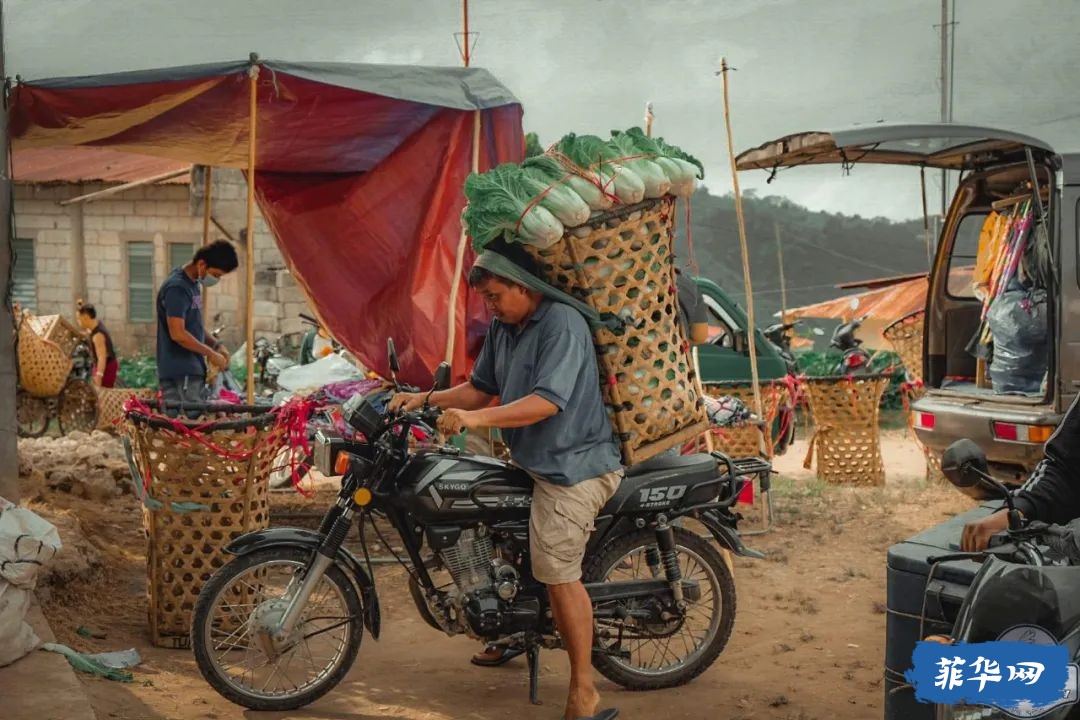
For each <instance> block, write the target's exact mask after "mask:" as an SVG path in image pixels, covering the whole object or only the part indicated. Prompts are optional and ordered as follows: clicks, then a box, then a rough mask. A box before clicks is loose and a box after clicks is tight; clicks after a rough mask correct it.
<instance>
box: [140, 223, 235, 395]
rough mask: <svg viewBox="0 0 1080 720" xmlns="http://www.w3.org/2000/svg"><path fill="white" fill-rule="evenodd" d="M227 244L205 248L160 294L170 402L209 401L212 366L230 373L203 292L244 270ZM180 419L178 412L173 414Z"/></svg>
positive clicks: (162, 361)
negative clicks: (206, 316)
mask: <svg viewBox="0 0 1080 720" xmlns="http://www.w3.org/2000/svg"><path fill="white" fill-rule="evenodd" d="M239 264H240V262H239V260H238V259H237V257H236V249H235V248H234V247H233V246H232V245H231V244H230V243H229V242H228V241H226V240H217V241H216V242H213V243H210V244H209V245H206V246H204V247H201V248H199V250H198V252H196V253H195V257H194V258H192V260H191V262H189V263H188V264H187V265H184V266H183V267H178V268H176V269H175V270H173V271H172V273H170V274H169V277H168V278H167V279H166V280H165V282H164V283H162V285H161V288H160V289H159V290H158V294H157V372H158V383H159V384H160V386H161V392H162V397H163V398H164V400H165V402H166V403H169V402H172V403H202V402H206V363H207V362H210V363H212V364H213V365H215V366H216V367H219V368H221V369H225V367H226V366H227V365H228V362H229V358H228V356H227V355H226V354H225V353H224V352H222V347H221V345H220V343H218V342H217V341H216V340H215V339H214V338H213V337H208V336H207V334H206V329H205V327H204V326H203V317H202V288H204V287H213V286H214V285H217V283H218V281H219V280H220V279H221V277H222V276H223V275H225V274H227V273H230V272H232V271H233V270H235V269H236V268H237V267H238V266H239ZM169 414H170V415H174V416H175V414H176V413H175V410H173V411H172V412H170V413H169Z"/></svg>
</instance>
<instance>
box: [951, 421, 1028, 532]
mask: <svg viewBox="0 0 1080 720" xmlns="http://www.w3.org/2000/svg"><path fill="white" fill-rule="evenodd" d="M941 472H942V473H943V474H944V475H945V477H946V478H948V480H949V482H951V483H952V484H953V485H955V486H956V487H958V488H961V489H963V488H969V487H974V486H975V485H979V484H983V485H989V486H990V487H992V488H994V489H995V490H997V491H998V492H999V493H1001V495H1002V496H1004V498H1005V505H1006V507H1008V508H1009V530H1019V529H1020V527H1021V523H1020V513H1019V512H1017V510H1016V503H1015V502H1014V501H1013V496H1012V493H1011V492H1009V489H1008V488H1007V487H1005V485H1004V484H1002V483H1001V481H999V480H998V479H997V478H995V477H994V476H993V475H991V474H990V467H989V465H988V464H987V462H986V453H984V452H983V451H982V448H980V447H979V446H978V445H976V444H975V443H974V442H973V441H971V440H969V439H967V438H964V439H962V440H957V441H956V442H954V443H953V444H952V445H950V446H949V447H948V448H946V450H945V453H944V454H943V455H942V456H941Z"/></svg>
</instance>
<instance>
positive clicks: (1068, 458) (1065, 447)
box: [960, 397, 1080, 552]
mask: <svg viewBox="0 0 1080 720" xmlns="http://www.w3.org/2000/svg"><path fill="white" fill-rule="evenodd" d="M1078 402H1080V397H1078V398H1077V399H1076V400H1073V404H1072V405H1071V406H1070V407H1069V410H1068V411H1067V412H1066V413H1065V417H1064V418H1062V420H1061V424H1060V425H1058V426H1057V429H1056V430H1055V431H1054V434H1053V435H1051V436H1050V439H1049V440H1047V441H1046V445H1045V446H1044V448H1043V450H1044V454H1045V457H1044V458H1043V460H1042V462H1040V463H1039V464H1038V465H1037V466H1036V467H1035V470H1034V471H1033V472H1032V473H1031V476H1030V477H1029V478H1028V480H1027V482H1025V483H1024V484H1023V485H1022V486H1021V487H1020V488H1019V489H1018V490H1016V491H1014V492H1013V498H1014V501H1015V503H1016V509H1017V510H1018V511H1019V512H1020V514H1021V515H1022V516H1023V517H1024V518H1025V519H1027V520H1041V521H1043V522H1047V523H1056V524H1065V523H1067V522H1069V521H1070V520H1073V519H1076V518H1080V478H1078V477H1077V472H1078V470H1080V409H1077V404H1078ZM1008 527H1009V519H1008V514H1007V513H1006V512H1005V510H1004V509H1002V510H999V511H998V512H996V513H994V514H993V515H989V516H987V517H985V518H983V519H982V520H979V521H976V522H970V523H968V524H967V525H965V526H964V531H963V534H962V536H961V541H960V548H961V550H963V551H964V552H978V551H980V550H985V549H986V547H987V545H988V544H989V542H990V537H991V536H992V535H993V534H994V533H997V532H1001V531H1002V530H1005V529H1007V528H1008Z"/></svg>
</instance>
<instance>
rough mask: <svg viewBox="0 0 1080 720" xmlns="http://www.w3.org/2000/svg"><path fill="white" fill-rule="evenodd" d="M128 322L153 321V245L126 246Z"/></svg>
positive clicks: (130, 244) (135, 243)
mask: <svg viewBox="0 0 1080 720" xmlns="http://www.w3.org/2000/svg"><path fill="white" fill-rule="evenodd" d="M127 266H128V320H129V321H130V322H153V321H154V243H152V242H133V243H128V244H127Z"/></svg>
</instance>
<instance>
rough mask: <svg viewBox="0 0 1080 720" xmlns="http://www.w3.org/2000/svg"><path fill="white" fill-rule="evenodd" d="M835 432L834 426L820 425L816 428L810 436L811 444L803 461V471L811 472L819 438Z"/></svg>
mask: <svg viewBox="0 0 1080 720" xmlns="http://www.w3.org/2000/svg"><path fill="white" fill-rule="evenodd" d="M833 430H834V428H833V426H832V425H820V426H818V427H815V428H814V432H813V434H812V435H811V436H810V443H809V445H808V446H807V448H806V457H805V458H804V459H803V464H802V466H803V469H805V470H809V469H810V466H811V465H813V464H814V448H816V447H817V441H818V438H819V437H823V436H828V435H830V434H832V431H833Z"/></svg>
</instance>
